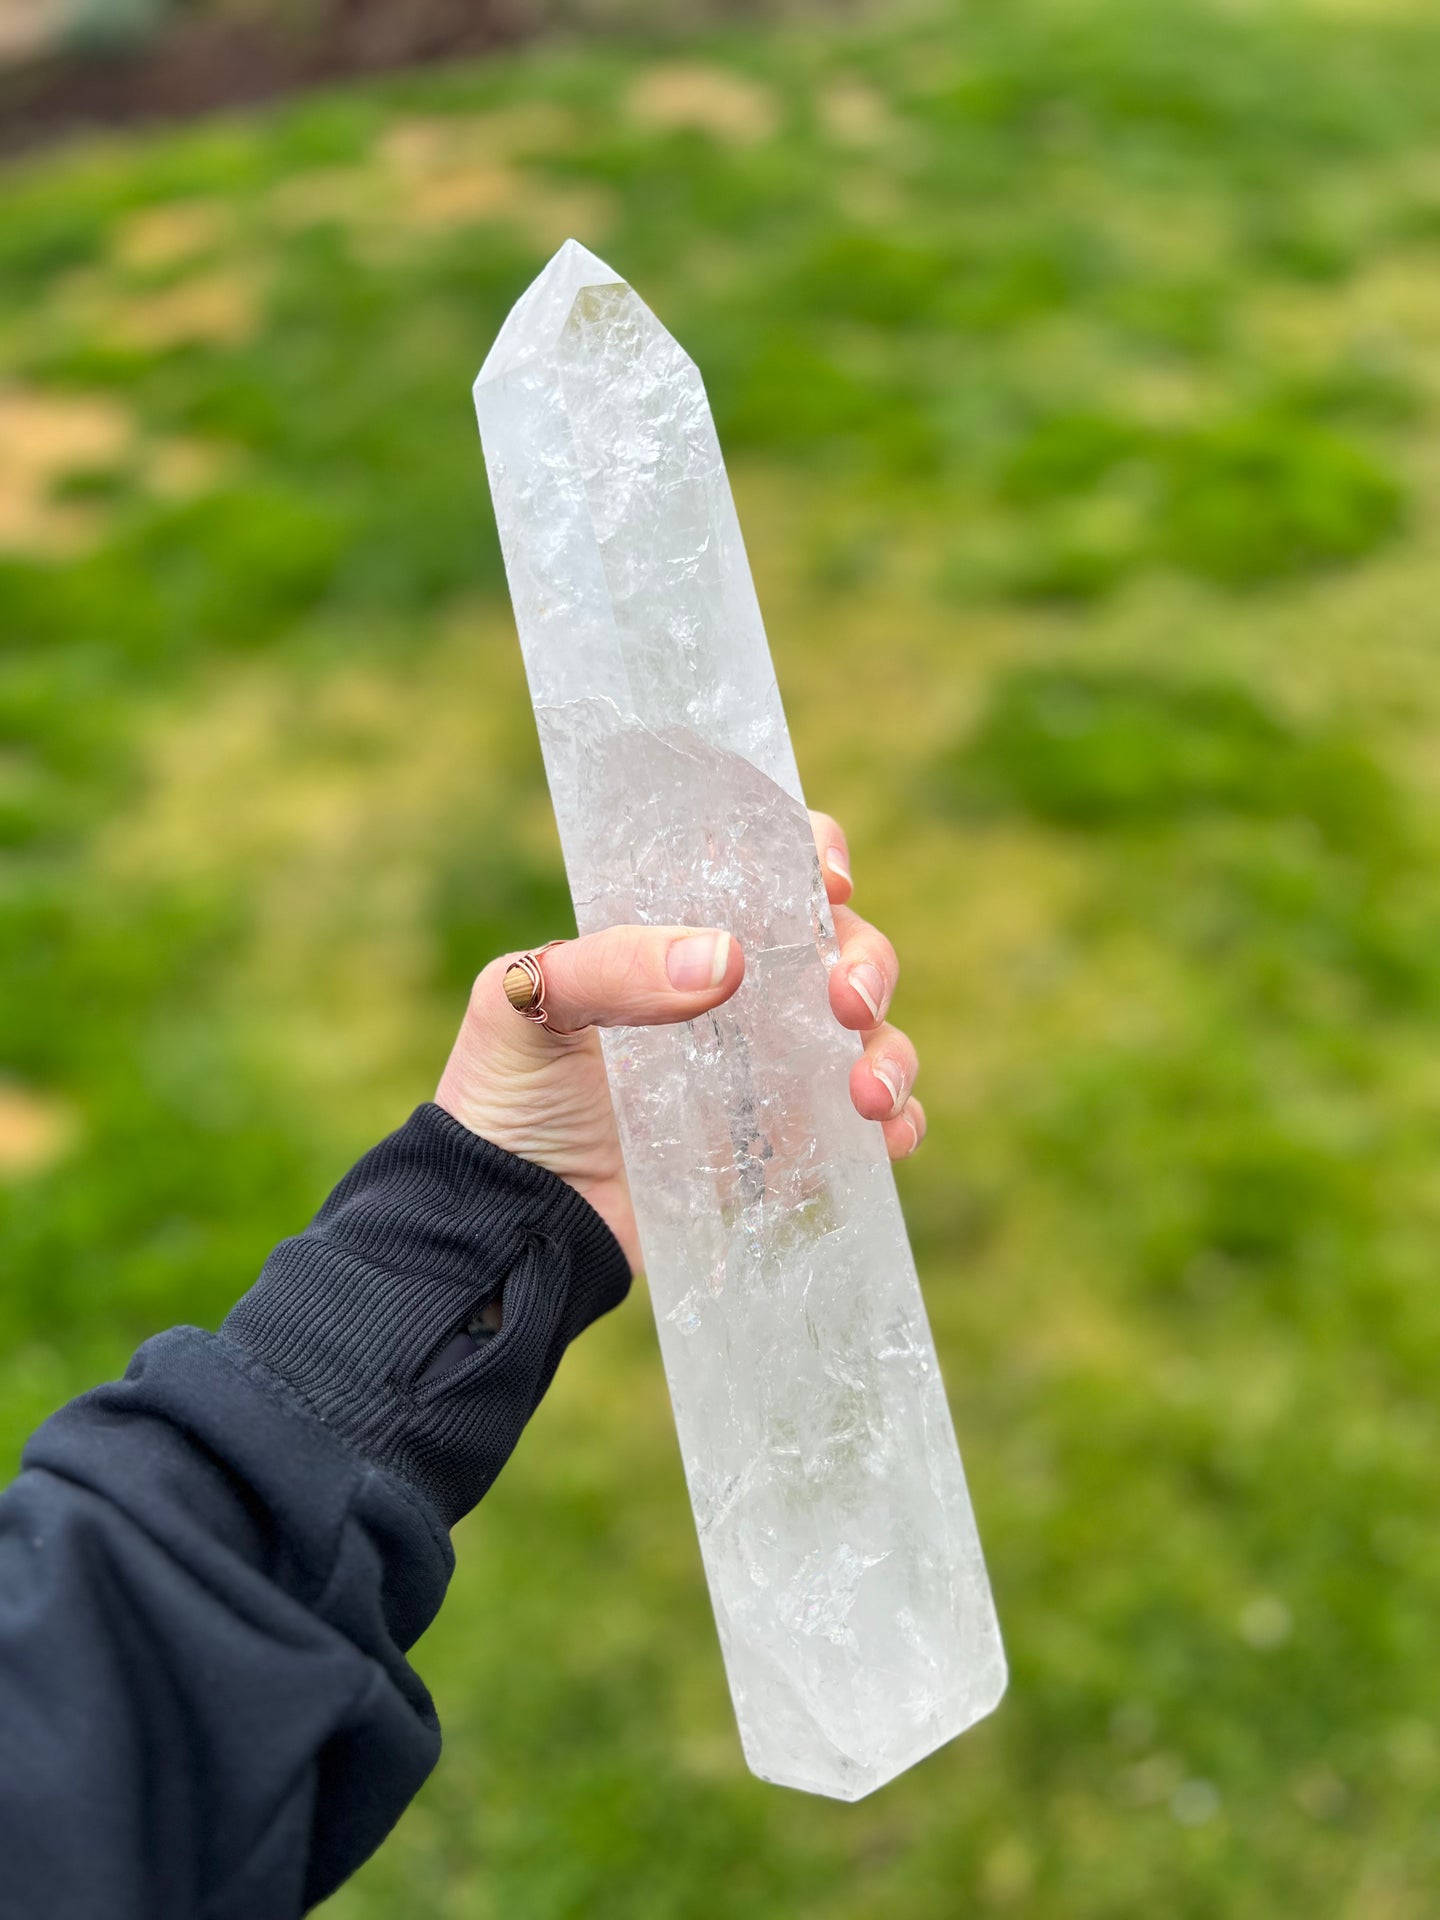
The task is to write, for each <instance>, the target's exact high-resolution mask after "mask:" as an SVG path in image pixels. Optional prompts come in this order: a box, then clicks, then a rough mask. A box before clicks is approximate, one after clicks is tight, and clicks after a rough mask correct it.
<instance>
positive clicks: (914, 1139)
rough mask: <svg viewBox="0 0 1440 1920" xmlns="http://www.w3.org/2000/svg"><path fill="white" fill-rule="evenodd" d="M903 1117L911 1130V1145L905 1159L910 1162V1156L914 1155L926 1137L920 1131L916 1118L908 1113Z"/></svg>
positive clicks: (907, 1149)
mask: <svg viewBox="0 0 1440 1920" xmlns="http://www.w3.org/2000/svg"><path fill="white" fill-rule="evenodd" d="M902 1117H903V1119H904V1121H905V1124H906V1126H907V1127H909V1129H910V1145H909V1146H908V1147H907V1148H906V1150H905V1158H906V1159H907V1160H908V1159H909V1158H910V1155H911V1154H912V1153H914V1151H915V1149H916V1148H917V1147H918V1146H919V1145H920V1142H921V1140H922V1139H923V1138H924V1135H923V1134H922V1133H921V1131H920V1129H919V1128H918V1127H917V1126H916V1124H915V1121H914V1118H913V1116H912V1115H911V1114H909V1113H908V1112H907V1113H905V1114H904V1115H903V1116H902Z"/></svg>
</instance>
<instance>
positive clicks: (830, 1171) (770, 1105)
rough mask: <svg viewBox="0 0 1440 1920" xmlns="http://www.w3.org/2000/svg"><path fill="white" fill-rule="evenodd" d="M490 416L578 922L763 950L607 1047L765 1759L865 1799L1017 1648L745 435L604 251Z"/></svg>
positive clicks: (560, 302)
mask: <svg viewBox="0 0 1440 1920" xmlns="http://www.w3.org/2000/svg"><path fill="white" fill-rule="evenodd" d="M475 403H476V409H477V412H478V414H479V420H480V432H481V437H482V440H483V442H484V448H485V457H486V462H487V465H488V468H489V475H490V487H491V491H492V493H493V495H494V501H495V515H496V519H497V521H498V523H499V529H500V540H501V545H502V547H503V549H504V554H505V565H506V569H507V572H508V575H509V580H510V590H511V594H512V597H513V599H514V604H515V618H516V623H517V625H518V627H519V631H520V642H521V646H522V649H523V651H524V656H525V667H526V671H527V674H528V676H529V681H530V690H531V693H532V696H533V698H534V703H535V714H536V720H537V723H538V726H539V730H540V740H541V745H542V748H543V750H544V755H545V765H546V770H547V773H548V775H549V780H550V791H551V794H552V797H553V799H554V804H555V813H556V817H557V820H558V823H559V830H560V839H561V843H562V846H563V848H564V854H565V863H566V868H567V871H568V873H569V878H570V886H571V891H572V893H573V896H574V901H575V914H576V919H577V922H578V925H579V929H580V932H581V933H589V932H593V931H594V930H596V929H597V928H601V927H607V926H614V925H616V924H619V923H622V922H636V921H638V922H649V923H653V924H657V925H674V924H683V925H691V926H702V927H703V926H722V927H728V928H729V929H730V930H731V931H732V932H733V933H734V934H735V936H736V938H737V939H738V940H739V941H740V942H741V944H742V946H743V948H744V952H745V980H744V984H743V985H742V986H741V988H740V990H739V992H738V993H736V994H735V995H734V997H733V998H732V999H731V1000H730V1001H728V1002H727V1003H726V1005H724V1006H723V1007H720V1008H719V1009H717V1011H716V1012H714V1013H711V1014H707V1015H705V1016H704V1017H703V1018H701V1019H699V1020H695V1021H692V1022H690V1023H689V1024H688V1025H686V1026H674V1027H635V1028H627V1029H624V1030H618V1031H611V1032H605V1033H603V1034H602V1036H601V1037H602V1041H603V1043H604V1049H605V1059H606V1064H607V1067H608V1069H609V1077H610V1087H611V1092H612V1095H613V1097H614V1102H615V1111H616V1116H617V1119H618V1122H619V1127H620V1137H621V1141H622V1143H623V1146H624V1151H625V1164H626V1168H627V1171H628V1175H629V1181H630V1187H631V1191H632V1193H633V1196H634V1202H635V1211H636V1215H637V1218H638V1223H639V1229H640V1237H641V1242H642V1245H643V1248H644V1254H645V1264H646V1271H647V1274H648V1277H649V1284H650V1292H651V1297H652V1299H653V1302H654V1307H655V1316H656V1320H657V1323H658V1325H659V1330H660V1345H661V1349H662V1351H663V1354H664V1360H665V1371H666V1374H667V1376H668V1379H669V1383H670V1393H671V1398H672V1400H673V1402H674V1407H675V1423H676V1426H677V1428H678V1429H679V1435H680V1446H681V1451H682V1453H683V1456H684V1461H685V1472H686V1476H687V1479H688V1482H689V1487H690V1498H691V1502H692V1504H693V1506H694V1509H695V1523H696V1526H697V1528H698V1530H699V1535H700V1546H701V1551H702V1553H703V1556H704V1561H705V1571H706V1575H707V1578H708V1580H709V1584H710V1595H711V1599H712V1601H713V1603H714V1608H715V1619H716V1623H717V1625H718V1628H719V1632H720V1641H721V1646H722V1648H723V1650H724V1655H725V1666H726V1670H727V1673H728V1675H729V1680H730V1691H731V1694H732V1696H733V1699H734V1702H735V1712H736V1717H737V1719H738V1721H739V1725H740V1736H741V1739H742V1741H743V1743H744V1748H745V1756H746V1759H747V1760H748V1761H749V1764H750V1766H751V1767H752V1768H753V1769H754V1771H755V1772H756V1773H757V1774H759V1775H761V1776H762V1778H764V1779H767V1780H774V1781H778V1782H780V1783H782V1784H783V1785H786V1786H792V1787H801V1788H805V1789H807V1790H808V1791H810V1792H812V1793H824V1794H831V1795H834V1796H836V1797H837V1798H839V1799H843V1800H853V1799H858V1798H859V1797H860V1795H862V1794H865V1793H868V1792H870V1791H871V1790H872V1789H873V1788H875V1787H878V1786H880V1785H881V1784H882V1783H883V1782H885V1781H886V1780H889V1779H891V1778H892V1777H893V1776H894V1775H895V1774H897V1773H899V1772H901V1771H902V1770H903V1769H904V1768H906V1767H908V1766H910V1765H911V1764H912V1763H913V1762H914V1761H916V1760H918V1759H920V1758H921V1757H922V1755H924V1754H926V1753H928V1752H930V1751H931V1749H932V1748H934V1747H937V1746H939V1745H940V1744H941V1743H942V1742H943V1741H946V1740H949V1739H951V1738H952V1737H953V1736H954V1735H955V1734H957V1733H960V1732H962V1731H963V1730H964V1729H965V1728H966V1727H968V1726H969V1725H970V1724H971V1723H972V1721H974V1720H977V1719H978V1718H979V1717H980V1716H981V1715H982V1714H985V1713H988V1712H989V1710H990V1709H991V1708H992V1707H993V1706H994V1705H995V1703H996V1701H997V1700H998V1699H999V1697H1000V1695H1001V1693H1002V1692H1003V1691H1004V1687H1005V1659H1004V1654H1003V1652H1002V1650H1001V1646H1000V1637H999V1632H998V1629H997V1626H996V1621H995V1612H994V1607H993V1605H992V1602H991V1598H990V1588H989V1583H988V1581H987V1579H986V1576H985V1566H984V1561H983V1559H982V1557H981V1552H980V1543H979V1540H978V1538H977V1536H976V1532H975V1521H974V1517H973V1515H972V1513H971V1509H970V1500H969V1496H968V1494H967V1492H966V1488H965V1478H964V1474H963V1471H962V1469H961V1465H960V1455H959V1452H958V1450H957V1448H956V1444H955V1435H954V1431H953V1428H952V1426H951V1422H950V1413H949V1409H948V1407H947V1405H946V1401H945V1392H944V1388H943V1385H942V1383H941V1379H940V1373H939V1368H938V1366H937V1364H936V1359H935V1347H934V1343H933V1341H932V1339H931V1336H930V1329H929V1326H928V1324H927V1322H926V1318H925V1308H924V1304H923V1302H922V1300H921V1297H920V1288H919V1284H918V1282H917V1280H916V1277H915V1267H914V1263H913V1260H912V1258H911V1253H910V1246H909V1242H908V1240H907V1238H906V1233H905V1223H904V1219H903V1217H902V1215H901V1212H900V1206H899V1201H898V1198H897V1196H896V1192H895V1182H894V1177H893V1175H892V1173H891V1170H890V1165H889V1162H888V1160H887V1158H886V1153H885V1147H884V1143H883V1141H882V1140H881V1136H880V1129H879V1127H878V1126H876V1125H875V1124H874V1123H873V1122H867V1121H864V1120H862V1119H861V1118H860V1117H859V1115H858V1114H857V1113H856V1112H855V1110H854V1108H853V1107H852V1106H851V1104H850V1094H849V1088H848V1076H849V1071H850V1067H851V1065H852V1063H853V1062H854V1060H855V1058H856V1056H857V1054H858V1053H859V1051H860V1043H859V1041H858V1039H857V1038H856V1036H855V1035H854V1034H851V1033H848V1032H846V1031H845V1030H844V1029H843V1028H842V1027H840V1026H839V1025H838V1024H837V1022H836V1020H835V1018H834V1015H833V1014H832V1013H831V1011H830V1007H829V1003H828V1000H827V997H826V981H827V972H828V969H829V968H830V967H831V966H832V965H833V964H834V962H835V957H836V947H835V937H834V930H833V927H832V923H831V918H830V912H829V908H828V906H827V903H826V899H825V890H824V886H823V883H822V880H821V876H820V871H819V866H818V863H817V861H816V857H815V849H814V843H813V840H812V838H811V834H810V828H809V824H808V821H807V818H806V813H805V807H804V802H803V800H802V798H801V792H800V780H799V776H798V775H797V773H796V770H795V759H794V755H793V753H792V751H791V746H790V737H789V733H788V731H787V729H786V725H785V716H784V713H783V711H782V709H781V705H780V695H779V691H778V689H777V687H776V684H775V671H774V668H773V666H772V665H771V661H770V652H769V648H768V646H767V644H766V640H765V631H764V628H763V626H762V625H761V620H760V609H759V606H758V604H757V602H756V598H755V589H754V586H753V584H752V581H751V578H750V568H749V565H748V563H747V561H746V558H745V549H744V546H743V543H742V541H741V537H740V527H739V523H738V521H737V519H736V516H735V507H734V503H733V501H732V499H731V495H730V486H729V482H728V480H727V478H726V474H725V465H724V461H723V460H722V458H721V454H720V446H719V442H718V440H717V439H716V435H715V426H714V422H713V421H712V419H711V417H710V408H709V404H708V402H707V400H706V398H705V390H704V387H703V386H702V384H701V380H700V375H699V373H698V372H697V371H696V369H695V367H694V365H693V364H692V362H691V361H690V360H689V359H688V358H687V356H686V355H685V354H684V353H683V352H682V351H681V349H680V347H679V346H678V345H677V344H676V342H675V341H674V340H672V339H671V337H670V335H669V334H668V333H667V332H666V331H665V329H664V328H663V327H662V326H661V325H660V323H659V322H658V321H657V320H656V318H655V316H654V315H653V314H652V313H651V312H650V310H649V309H648V307H646V306H645V305H644V304H643V303H642V302H641V301H640V300H639V299H637V297H636V296H635V294H634V293H633V292H632V291H631V289H630V288H629V287H628V286H627V285H626V284H625V282H624V281H623V280H621V279H620V277H619V276H618V275H617V274H615V273H613V272H612V271H611V269H610V268H609V267H607V266H605V265H604V263H603V262H602V261H600V260H597V259H596V258H595V256H594V254H592V253H588V252H587V251H586V250H585V249H584V248H583V247H581V246H578V245H577V244H576V243H575V242H574V241H573V240H572V241H569V242H567V243H566V245H565V246H563V247H562V248H561V249H560V251H559V253H558V254H556V256H555V258H554V259H553V260H552V261H551V262H550V264H549V266H548V267H547V268H546V269H545V271H544V272H543V273H542V274H541V275H540V277H539V279H538V280H536V281H535V283H534V285H533V286H532V287H531V288H530V289H529V291H528V292H527V293H526V294H525V295H524V296H523V298H522V299H521V300H520V301H519V302H518V303H517V305H516V306H515V308H514V310H513V312H512V313H511V314H510V317H509V319H508V320H507V321H506V323H505V325H504V327H503V328H502V329H501V332H500V336H499V338H498V339H497V340H496V342H495V345H494V347H493V348H492V349H491V352H490V355H489V357H488V358H487V360H486V362H485V365H484V367H483V368H482V369H481V372H480V376H479V379H478V380H477V381H476V383H475Z"/></svg>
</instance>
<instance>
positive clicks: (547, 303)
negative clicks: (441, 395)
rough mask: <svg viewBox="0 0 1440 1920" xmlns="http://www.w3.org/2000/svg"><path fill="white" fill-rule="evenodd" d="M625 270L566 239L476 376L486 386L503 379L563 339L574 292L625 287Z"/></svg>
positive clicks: (522, 298) (510, 316) (508, 320)
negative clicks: (587, 288) (585, 289)
mask: <svg viewBox="0 0 1440 1920" xmlns="http://www.w3.org/2000/svg"><path fill="white" fill-rule="evenodd" d="M625 284H626V282H625V280H624V278H623V276H622V275H620V274H618V273H616V272H615V270H614V268H613V267H607V266H606V264H605V262H604V261H603V260H602V259H600V258H599V256H598V255H596V254H593V253H591V251H590V249H589V248H588V247H582V246H581V244H580V242H579V241H578V240H567V241H566V242H565V244H564V246H562V247H561V248H560V250H559V252H558V253H556V254H555V256H554V257H553V259H551V260H550V262H549V264H548V265H547V266H545V267H544V268H543V269H542V271H541V272H540V273H539V274H537V275H536V277H535V279H534V280H532V281H531V282H530V285H529V286H528V287H527V288H526V289H525V291H524V293H522V294H521V296H520V298H519V299H518V300H517V301H516V302H515V304H514V306H513V307H512V308H511V309H510V312H509V314H508V315H507V316H506V320H505V324H504V326H503V327H501V329H500V331H499V333H498V334H497V335H496V336H495V344H494V346H493V347H491V349H490V351H489V353H487V354H486V356H485V364H484V366H483V367H481V369H480V372H479V374H478V375H477V376H476V380H475V385H476V386H477V387H481V386H484V385H486V384H487V382H489V381H491V380H503V379H504V377H505V375H506V374H507V373H511V372H513V371H514V369H515V368H516V367H517V366H519V365H521V364H522V363H523V362H524V361H526V360H529V359H531V358H533V357H534V355H535V354H537V353H541V352H543V351H544V349H545V348H546V347H548V346H551V345H553V343H554V342H555V341H556V340H557V339H558V338H559V336H560V332H561V329H562V328H563V327H564V325H565V322H566V321H567V320H568V319H569V318H570V309H571V308H572V307H573V306H574V304H575V296H576V295H577V294H578V293H579V292H580V290H581V289H582V288H583V287H623V286H624V285H625Z"/></svg>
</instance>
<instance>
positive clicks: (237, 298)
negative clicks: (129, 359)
mask: <svg viewBox="0 0 1440 1920" xmlns="http://www.w3.org/2000/svg"><path fill="white" fill-rule="evenodd" d="M260 291H261V290H260V286H259V283H258V280H257V278H256V276H255V275H254V274H250V273H244V272H241V271H239V270H238V269H226V270H224V271H217V272H214V273H206V274H201V275H197V276H196V277H195V278H194V279H189V280H182V281H180V282H179V284H178V285H176V286H173V287H165V288H163V289H162V290H160V291H159V292H156V293H146V294H134V295H131V296H129V297H128V298H126V299H124V300H122V301H120V302H118V303H117V305H116V307H115V309H114V310H113V314H112V318H111V322H110V332H111V336H112V338H113V339H114V340H115V341H116V343H117V344H119V345H121V346H125V347H134V348H139V349H141V350H142V351H144V352H149V353H157V352H163V351H165V350H166V349H168V348H170V347H181V346H211V347H216V346H225V347H229V346H237V345H239V344H240V343H241V342H242V341H245V340H248V339H250V338H251V337H252V335H253V334H254V333H255V332H256V331H257V329H258V327H259V325H260V317H261V300H260Z"/></svg>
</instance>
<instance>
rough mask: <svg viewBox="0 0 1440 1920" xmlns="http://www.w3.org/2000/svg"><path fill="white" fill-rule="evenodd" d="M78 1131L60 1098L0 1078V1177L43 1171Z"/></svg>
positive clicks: (62, 1153)
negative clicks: (53, 1097) (52, 1097)
mask: <svg viewBox="0 0 1440 1920" xmlns="http://www.w3.org/2000/svg"><path fill="white" fill-rule="evenodd" d="M77 1130H78V1129H77V1125H76V1119H75V1115H74V1114H73V1113H72V1112H71V1111H70V1109H69V1108H68V1107H66V1106H64V1105H63V1104H62V1103H61V1102H60V1101H58V1100H54V1099H51V1098H49V1097H48V1096H47V1095H45V1094H40V1093H35V1092H32V1091H31V1090H30V1089H29V1088H27V1087H20V1086H16V1085H14V1084H13V1083H12V1082H7V1081H0V1179H19V1178H22V1177H24V1176H25V1175H27V1174H34V1173H43V1172H44V1171H45V1169H46V1168H47V1167H50V1166H53V1165H54V1163H55V1162H56V1161H57V1160H59V1159H61V1158H62V1156H63V1155H64V1154H65V1153H66V1152H67V1151H68V1150H69V1148H70V1146H71V1145H72V1144H73V1142H74V1139H75V1135H76V1132H77Z"/></svg>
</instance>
